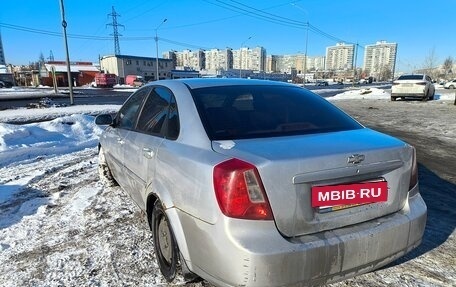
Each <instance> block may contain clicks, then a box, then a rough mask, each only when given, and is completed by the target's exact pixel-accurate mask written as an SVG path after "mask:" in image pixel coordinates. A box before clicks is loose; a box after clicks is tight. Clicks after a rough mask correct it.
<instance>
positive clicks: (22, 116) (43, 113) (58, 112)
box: [0, 105, 121, 123]
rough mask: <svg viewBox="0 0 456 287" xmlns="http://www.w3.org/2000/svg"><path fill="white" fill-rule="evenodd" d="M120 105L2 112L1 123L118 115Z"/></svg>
mask: <svg viewBox="0 0 456 287" xmlns="http://www.w3.org/2000/svg"><path fill="white" fill-rule="evenodd" d="M120 107H121V106H120V105H76V106H69V107H51V108H45V109H16V110H5V111H0V122H9V123H24V122H32V121H44V120H52V119H55V118H57V117H62V116H66V115H72V114H86V115H98V114H111V113H116V112H117V111H118V110H119V108H120Z"/></svg>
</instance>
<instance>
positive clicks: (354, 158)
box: [347, 154, 365, 164]
mask: <svg viewBox="0 0 456 287" xmlns="http://www.w3.org/2000/svg"><path fill="white" fill-rule="evenodd" d="M364 159H365V156H364V155H363V154H353V155H351V156H349V157H348V161H347V163H351V164H358V163H361V162H362V161H363V160H364Z"/></svg>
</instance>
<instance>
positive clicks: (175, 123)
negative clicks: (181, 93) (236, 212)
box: [166, 96, 180, 140]
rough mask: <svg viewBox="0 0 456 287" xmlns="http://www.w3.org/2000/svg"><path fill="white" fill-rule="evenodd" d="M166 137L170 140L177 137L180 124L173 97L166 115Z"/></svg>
mask: <svg viewBox="0 0 456 287" xmlns="http://www.w3.org/2000/svg"><path fill="white" fill-rule="evenodd" d="M166 130H167V133H166V137H167V138H168V139H170V140H175V139H177V137H178V136H179V131H180V124H179V112H178V110H177V103H176V99H175V98H174V96H171V103H170V106H169V113H168V126H167V129H166Z"/></svg>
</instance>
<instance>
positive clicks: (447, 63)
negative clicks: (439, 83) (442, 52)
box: [443, 56, 453, 77]
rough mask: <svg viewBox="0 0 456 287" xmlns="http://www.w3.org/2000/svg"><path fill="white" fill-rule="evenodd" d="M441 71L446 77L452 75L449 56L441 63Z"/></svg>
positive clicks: (451, 61)
mask: <svg viewBox="0 0 456 287" xmlns="http://www.w3.org/2000/svg"><path fill="white" fill-rule="evenodd" d="M443 71H444V72H445V75H446V76H447V77H448V75H451V74H453V58H452V57H451V56H449V57H448V58H446V59H445V61H444V62H443Z"/></svg>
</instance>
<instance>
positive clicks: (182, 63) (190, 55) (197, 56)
mask: <svg viewBox="0 0 456 287" xmlns="http://www.w3.org/2000/svg"><path fill="white" fill-rule="evenodd" d="M174 54H175V56H176V67H189V68H191V69H193V70H195V71H201V70H203V69H204V68H205V66H206V65H205V58H204V51H203V50H198V51H192V50H183V51H182V52H174Z"/></svg>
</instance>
